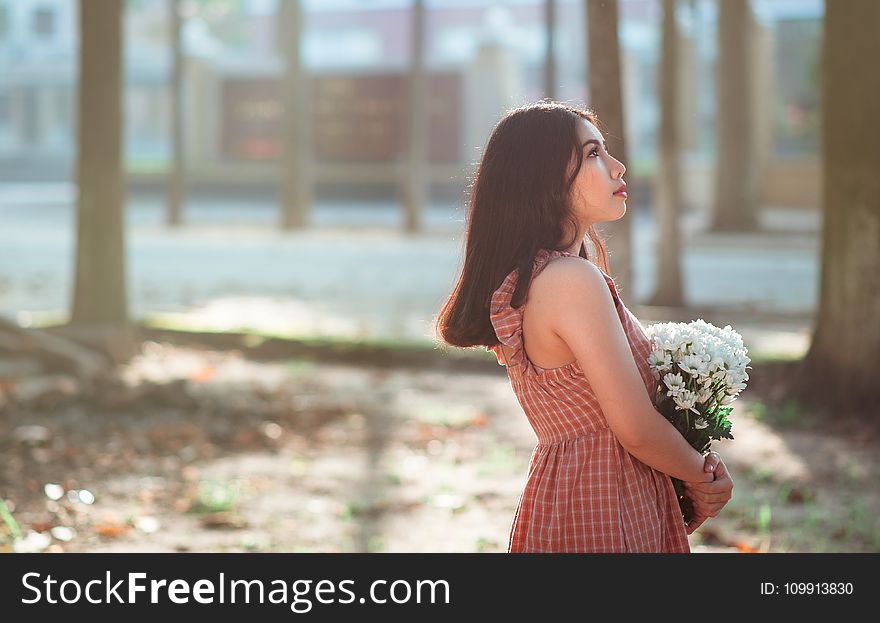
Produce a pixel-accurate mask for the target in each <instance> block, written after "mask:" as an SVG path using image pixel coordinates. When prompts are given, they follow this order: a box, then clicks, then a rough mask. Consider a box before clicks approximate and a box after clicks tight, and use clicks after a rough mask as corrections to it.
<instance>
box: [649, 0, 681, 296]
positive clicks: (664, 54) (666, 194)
mask: <svg viewBox="0 0 880 623" xmlns="http://www.w3.org/2000/svg"><path fill="white" fill-rule="evenodd" d="M676 4H677V3H676V0H663V25H662V37H661V45H662V50H661V52H660V81H659V84H658V90H659V93H658V97H659V99H660V136H659V137H658V141H657V142H658V165H659V166H658V175H657V180H656V186H655V189H656V190H655V195H656V200H655V202H654V205H655V209H656V210H657V221H658V223H659V232H658V236H657V258H658V261H657V263H656V283H657V288H656V290H655V291H654V294H653V296H651V299H650V301H649V304H651V305H663V306H669V307H678V306H682V305H683V304H684V294H683V292H682V278H681V245H680V238H681V235H680V232H679V219H680V216H681V214H680V213H681V203H682V197H681V166H680V162H679V134H680V133H679V128H678V118H679V103H678V94H679V88H678V75H679V64H678V48H679V46H678V37H679V33H678V26H677V22H676V15H675V11H676Z"/></svg>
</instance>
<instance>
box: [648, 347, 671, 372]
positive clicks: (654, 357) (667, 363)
mask: <svg viewBox="0 0 880 623" xmlns="http://www.w3.org/2000/svg"><path fill="white" fill-rule="evenodd" d="M648 365H650V366H651V367H652V368H654V369H656V370H670V369H672V354H671V353H668V352H666V351H665V350H660V349H655V350H654V351H653V352H652V353H651V354H650V355H648Z"/></svg>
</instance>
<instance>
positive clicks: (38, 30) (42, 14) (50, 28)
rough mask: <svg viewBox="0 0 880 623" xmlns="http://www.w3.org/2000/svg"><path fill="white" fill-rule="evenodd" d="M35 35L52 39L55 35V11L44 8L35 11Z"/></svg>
mask: <svg viewBox="0 0 880 623" xmlns="http://www.w3.org/2000/svg"><path fill="white" fill-rule="evenodd" d="M34 33H35V34H37V35H39V36H40V37H44V38H47V39H48V38H50V37H52V35H54V34H55V11H54V10H52V9H50V8H48V7H44V8H41V9H37V10H36V11H34Z"/></svg>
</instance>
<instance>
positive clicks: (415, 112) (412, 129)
mask: <svg viewBox="0 0 880 623" xmlns="http://www.w3.org/2000/svg"><path fill="white" fill-rule="evenodd" d="M411 24H412V33H411V37H410V63H409V73H408V76H407V93H408V97H407V107H406V114H407V132H406V134H407V141H406V152H405V153H404V166H403V174H404V179H403V208H404V231H405V232H407V233H415V232H418V231H419V230H421V228H422V213H423V212H424V208H425V204H426V203H427V199H428V187H427V180H426V176H425V169H426V164H427V163H426V159H427V156H428V150H427V147H428V135H427V130H428V124H429V123H430V119H429V117H428V114H427V110H426V100H427V98H426V97H425V89H426V87H427V84H426V81H425V2H424V0H413V6H412V20H411Z"/></svg>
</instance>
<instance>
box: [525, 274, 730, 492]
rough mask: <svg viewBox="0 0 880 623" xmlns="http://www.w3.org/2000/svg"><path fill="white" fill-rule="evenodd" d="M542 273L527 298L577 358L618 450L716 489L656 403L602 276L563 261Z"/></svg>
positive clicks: (701, 462) (698, 457) (701, 461)
mask: <svg viewBox="0 0 880 623" xmlns="http://www.w3.org/2000/svg"><path fill="white" fill-rule="evenodd" d="M544 273H546V274H542V275H541V277H542V279H540V281H541V284H540V286H538V280H536V281H535V284H534V285H535V286H538V287H533V288H531V290H532V292H531V293H530V296H533V295H534V296H535V297H536V298H537V299H539V301H542V302H539V303H538V308H539V309H540V310H542V311H541V313H543V314H546V318H547V321H548V322H549V325H550V328H551V329H552V330H553V331H554V332H555V333H556V334H557V335H558V336H559V337H560V338H561V339H562V340H563V341H564V342H565V343H566V344H567V345H568V347H569V349H570V350H571V352H572V353H573V354H574V356H575V358H576V359H577V361H578V364H579V365H580V367H581V370H583V372H584V375H585V376H586V377H587V380H588V381H589V382H590V386H591V387H592V388H593V390H594V391H595V392H596V397H597V398H598V400H599V405H600V407H601V408H602V413H603V414H604V415H605V419H606V420H607V422H608V426H609V427H610V428H611V430H612V432H613V433H614V435H615V436H616V437H617V439H618V441H619V442H620V444H621V445H622V446H623V447H624V448H625V449H626V450H627V452H629V453H630V454H632V455H633V456H635V457H636V458H637V459H639V460H640V461H642V462H643V463H645V464H646V465H649V466H651V467H653V468H654V469H656V470H658V471H661V472H663V473H665V474H669V475H670V476H675V477H676V478H679V479H681V480H684V481H688V482H705V481H711V480H712V478H713V475H712V474H711V473H708V474H707V473H706V472H704V471H703V465H704V459H703V456H702V455H701V454H700V453H699V452H697V451H696V450H694V449H693V448H692V447H691V446H690V444H688V442H687V441H685V439H684V437H682V435H681V433H679V432H678V431H677V430H676V429H675V427H674V426H673V425H672V424H670V423H669V422H668V421H667V420H666V419H665V418H664V417H663V416H662V415H661V414H660V413H658V412H657V410H656V409H655V408H654V405H653V404H652V403H651V398H650V396H649V395H648V392H647V391H646V390H645V384H644V381H643V380H642V377H641V375H640V374H639V370H638V368H637V367H636V362H635V360H634V359H633V353H632V350H631V349H630V346H629V342H628V341H627V338H626V334H625V333H624V330H623V326H622V325H621V323H620V318H619V317H618V315H617V310H616V309H615V307H614V299H613V298H612V297H611V292H610V291H609V288H608V283H607V282H606V281H605V277H604V276H603V275H602V273H601V272H600V271H599V269H598V268H597V267H595V266H593V265H592V264H590V263H588V262H585V261H583V260H582V259H579V258H560V259H559V260H557V261H555V262H552V263H551V264H550V265H548V266H547V268H546V269H545V271H544ZM544 310H546V311H544Z"/></svg>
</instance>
